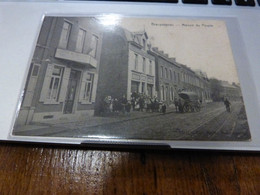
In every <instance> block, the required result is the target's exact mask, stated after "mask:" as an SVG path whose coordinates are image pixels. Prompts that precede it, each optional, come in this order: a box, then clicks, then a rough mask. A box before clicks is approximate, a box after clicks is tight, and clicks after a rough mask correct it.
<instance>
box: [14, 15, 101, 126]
mask: <svg viewBox="0 0 260 195" xmlns="http://www.w3.org/2000/svg"><path fill="white" fill-rule="evenodd" d="M101 45H102V31H101V30H100V27H99V24H98V23H97V21H96V19H95V18H75V17H72V18H70V17H45V19H44V22H43V24H42V28H41V31H40V35H39V38H38V41H37V45H36V49H35V52H34V55H33V59H32V62H31V66H30V69H29V75H28V78H27V81H26V87H25V90H24V98H23V102H22V104H21V111H20V113H19V116H18V120H17V123H16V125H22V124H28V123H31V122H46V121H49V120H59V119H69V118H73V117H79V116H85V115H88V114H93V111H94V103H95V99H96V88H97V80H98V69H99V63H100V54H101Z"/></svg>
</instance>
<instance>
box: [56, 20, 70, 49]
mask: <svg viewBox="0 0 260 195" xmlns="http://www.w3.org/2000/svg"><path fill="white" fill-rule="evenodd" d="M71 26H72V25H71V24H70V23H69V22H67V21H64V23H63V27H62V31H61V36H60V42H59V47H60V48H63V49H67V46H68V42H69V36H70V31H71Z"/></svg>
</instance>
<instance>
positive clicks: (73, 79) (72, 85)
mask: <svg viewBox="0 0 260 195" xmlns="http://www.w3.org/2000/svg"><path fill="white" fill-rule="evenodd" d="M79 78H80V71H77V70H73V69H71V72H70V77H69V82H68V88H67V94H66V98H65V106H64V110H63V113H64V114H71V113H72V112H73V106H74V102H75V95H76V91H77V86H78V83H79Z"/></svg>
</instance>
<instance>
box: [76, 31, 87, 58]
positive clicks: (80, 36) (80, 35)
mask: <svg viewBox="0 0 260 195" xmlns="http://www.w3.org/2000/svg"><path fill="white" fill-rule="evenodd" d="M85 37H86V31H85V30H83V29H79V33H78V38H77V43H76V52H80V53H82V51H83V48H84V42H85Z"/></svg>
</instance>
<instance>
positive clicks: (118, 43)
mask: <svg viewBox="0 0 260 195" xmlns="http://www.w3.org/2000/svg"><path fill="white" fill-rule="evenodd" d="M150 47H151V46H150V44H149V38H148V35H147V33H146V32H144V31H142V32H129V31H128V30H126V29H124V28H122V27H117V28H115V29H113V30H111V31H109V30H107V31H105V32H104V34H103V45H102V54H101V62H100V69H99V81H98V88H97V102H98V104H97V105H96V109H95V111H96V114H99V113H100V109H102V108H101V106H102V101H103V100H104V98H105V97H106V96H111V97H112V98H118V99H119V98H121V97H122V96H123V95H125V96H126V98H127V99H128V100H130V98H131V94H132V93H133V92H137V93H143V94H146V95H147V96H150V97H152V96H154V95H155V60H154V56H153V55H151V54H149V53H148V51H149V50H150Z"/></svg>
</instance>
